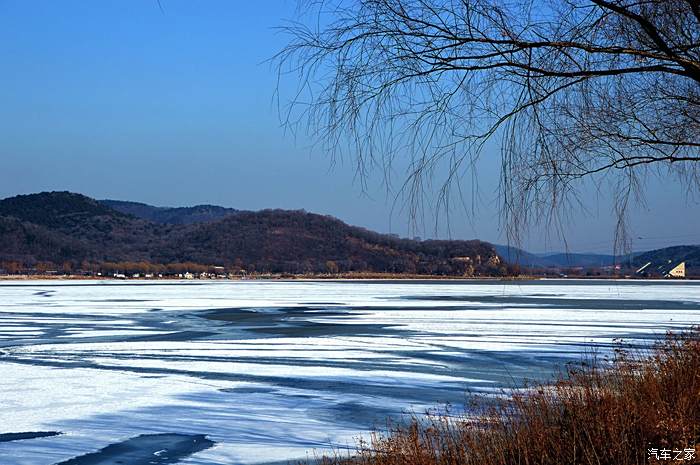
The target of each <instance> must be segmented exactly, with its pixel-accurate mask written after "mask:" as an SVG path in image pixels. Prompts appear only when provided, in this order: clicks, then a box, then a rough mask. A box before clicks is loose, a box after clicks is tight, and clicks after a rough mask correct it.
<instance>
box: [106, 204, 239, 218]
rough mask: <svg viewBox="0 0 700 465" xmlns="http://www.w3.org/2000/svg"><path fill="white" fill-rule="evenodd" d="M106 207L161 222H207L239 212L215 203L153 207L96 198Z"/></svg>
mask: <svg viewBox="0 0 700 465" xmlns="http://www.w3.org/2000/svg"><path fill="white" fill-rule="evenodd" d="M98 202H99V203H100V204H102V205H104V206H106V207H108V208H111V209H113V210H116V211H118V212H121V213H125V214H127V215H132V216H136V217H138V218H141V219H144V220H149V221H153V222H154V223H163V224H194V223H209V222H212V221H216V220H220V219H222V218H225V217H227V216H230V215H235V214H236V213H239V210H235V209H233V208H225V207H219V206H217V205H195V206H193V207H154V206H152V205H148V204H145V203H140V202H128V201H125V200H109V199H105V200H98Z"/></svg>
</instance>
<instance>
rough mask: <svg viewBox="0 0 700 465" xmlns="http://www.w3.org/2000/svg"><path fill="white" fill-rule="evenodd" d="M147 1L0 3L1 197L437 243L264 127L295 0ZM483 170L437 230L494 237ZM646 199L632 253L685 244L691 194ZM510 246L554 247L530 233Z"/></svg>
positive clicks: (601, 225) (574, 243) (583, 245)
mask: <svg viewBox="0 0 700 465" xmlns="http://www.w3.org/2000/svg"><path fill="white" fill-rule="evenodd" d="M161 3H162V5H163V9H164V12H161V10H160V9H159V7H158V3H157V1H156V0H153V1H149V0H119V1H106V0H104V1H100V2H85V1H70V0H62V1H60V2H57V1H51V0H34V1H31V2H27V1H25V0H0V160H1V165H0V196H1V197H7V196H11V195H16V194H20V193H30V192H38V191H43V190H70V191H76V192H81V193H84V194H86V195H89V196H92V197H96V198H116V199H124V200H136V201H143V202H146V203H151V204H155V205H193V204H198V203H212V204H219V205H224V206H229V207H235V208H241V209H260V208H291V209H301V208H303V209H306V210H308V211H314V212H319V213H324V214H331V215H334V216H337V217H339V218H341V219H343V220H344V221H346V222H348V223H352V224H357V225H361V226H365V227H368V228H371V229H375V230H378V231H382V232H394V233H398V234H401V235H416V234H417V235H421V236H424V237H427V236H435V235H437V236H438V237H446V236H447V230H446V228H445V227H444V223H442V222H441V223H440V224H441V227H440V228H439V229H438V231H437V232H435V231H434V228H433V224H434V221H433V220H432V218H427V219H426V224H427V225H426V227H425V228H423V229H420V228H419V230H418V231H417V232H416V231H412V230H411V228H410V227H409V220H408V215H407V213H406V212H405V211H401V209H400V208H392V206H393V202H392V200H393V194H391V193H389V194H387V191H386V189H385V187H384V186H382V184H381V182H380V178H379V176H377V177H376V178H371V179H369V183H368V187H367V190H366V192H363V191H362V188H361V186H360V185H359V183H358V182H357V181H356V180H355V179H354V171H353V166H352V164H351V163H339V164H335V165H332V164H331V163H330V160H329V159H328V158H327V157H326V156H325V155H324V154H323V153H322V152H321V151H320V150H317V149H314V148H313V146H312V145H311V144H310V141H309V140H307V139H306V138H305V137H304V136H303V135H301V136H298V137H297V138H295V137H292V136H291V135H290V134H288V133H285V131H284V129H283V128H282V127H281V126H280V122H279V119H278V116H277V107H276V105H275V104H274V101H273V94H274V91H275V86H276V82H277V81H276V74H275V72H274V70H273V69H272V68H271V66H270V65H269V64H268V63H267V62H266V61H267V60H268V59H269V58H270V57H272V56H273V55H274V54H275V53H276V52H277V51H279V50H280V48H281V47H282V46H283V45H284V43H285V40H286V38H285V37H284V35H281V34H279V33H278V32H277V31H276V30H275V27H276V26H280V25H281V24H283V22H284V21H285V20H289V19H293V18H294V17H295V15H296V13H297V12H296V2H295V1H292V0H279V1H267V2H238V1H210V0H207V1H202V2H192V1H187V0H161ZM292 84H293V83H289V85H290V86H291V85H292ZM283 90H284V89H283ZM284 96H285V95H284V92H283V97H284ZM498 163H499V162H498V159H497V155H496V153H495V151H493V150H492V151H490V152H489V151H487V153H485V154H484V157H483V161H482V162H481V166H480V172H479V176H480V182H479V189H480V194H481V195H480V200H479V202H478V203H477V211H476V213H475V214H474V215H473V216H470V215H467V214H465V213H463V212H461V211H454V212H452V215H451V228H450V231H451V236H452V237H454V238H475V237H477V238H481V239H484V240H490V241H496V242H498V241H503V238H502V237H501V236H500V235H499V229H498V223H499V222H498V216H497V214H496V211H495V209H494V205H495V202H496V194H495V191H496V188H497V179H498V177H497V174H498V171H497V169H498V168H497V167H498ZM400 175H401V173H400V172H398V173H397V180H398V178H400ZM467 190H468V189H467ZM586 192H588V194H589V197H590V200H589V201H587V204H588V207H589V212H588V213H586V214H584V213H583V212H576V213H575V214H574V215H572V221H571V222H570V224H569V226H568V228H567V230H566V234H567V238H568V245H569V248H570V249H571V250H573V251H596V252H610V251H611V249H612V242H613V231H614V218H613V215H612V213H611V207H612V206H611V204H610V203H609V201H608V200H607V199H606V198H605V195H601V196H597V197H596V196H593V195H592V194H591V193H590V191H584V193H586ZM647 198H648V206H647V207H646V208H638V209H636V210H635V212H634V214H633V217H632V229H633V233H634V236H635V237H637V238H639V239H637V240H636V242H635V244H634V247H635V248H639V249H645V248H652V247H658V246H663V245H667V244H671V243H700V204H698V201H697V199H695V200H693V199H686V198H685V197H684V191H683V189H682V187H681V186H678V185H677V183H675V182H673V181H671V182H668V181H666V182H664V181H662V180H659V181H655V182H654V183H652V185H651V186H650V187H649V191H648V196H647ZM525 245H526V246H527V247H528V248H530V249H532V250H535V251H547V250H558V249H561V248H562V247H563V245H562V241H561V240H560V239H559V238H557V237H546V235H545V234H543V233H542V231H533V232H532V234H530V237H529V238H528V239H527V240H526V242H525Z"/></svg>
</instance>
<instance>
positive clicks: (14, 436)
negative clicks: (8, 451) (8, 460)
mask: <svg viewBox="0 0 700 465" xmlns="http://www.w3.org/2000/svg"><path fill="white" fill-rule="evenodd" d="M59 434H62V433H61V432H59V431H30V432H25V433H0V442H10V441H22V440H24V439H36V438H48V437H51V436H58V435H59Z"/></svg>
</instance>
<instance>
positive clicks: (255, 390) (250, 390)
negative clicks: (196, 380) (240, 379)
mask: <svg viewBox="0 0 700 465" xmlns="http://www.w3.org/2000/svg"><path fill="white" fill-rule="evenodd" d="M219 391H220V392H229V393H233V394H270V393H273V392H275V391H276V389H273V388H271V387H265V386H259V387H239V388H221V389H219Z"/></svg>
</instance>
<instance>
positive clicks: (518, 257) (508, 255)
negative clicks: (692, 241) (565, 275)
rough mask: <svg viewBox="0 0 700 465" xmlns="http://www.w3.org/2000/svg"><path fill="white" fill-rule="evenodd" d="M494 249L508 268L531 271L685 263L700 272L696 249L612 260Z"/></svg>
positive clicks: (680, 248)
mask: <svg viewBox="0 0 700 465" xmlns="http://www.w3.org/2000/svg"><path fill="white" fill-rule="evenodd" d="M494 248H495V249H496V252H497V253H498V255H499V256H500V257H501V258H503V260H504V261H505V262H507V263H510V264H519V265H520V266H525V267H535V268H567V267H583V268H599V267H607V266H612V265H621V266H623V267H630V266H631V267H633V268H635V267H640V266H642V265H644V264H646V263H648V262H651V263H654V264H662V263H675V264H677V263H680V262H683V261H684V262H686V266H687V267H690V268H693V269H696V270H700V245H681V246H671V247H664V248H661V249H656V250H649V251H645V252H633V253H631V254H629V255H623V256H619V255H618V256H615V255H606V254H593V253H562V252H559V253H549V254H533V253H530V252H527V251H525V250H522V249H519V248H516V247H512V246H507V245H498V244H495V245H494Z"/></svg>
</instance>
